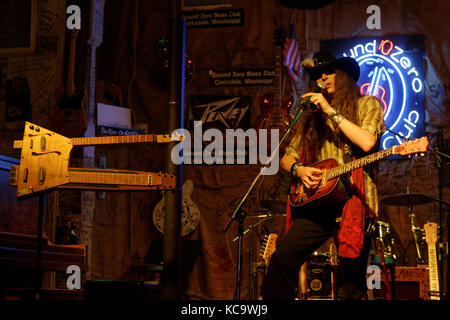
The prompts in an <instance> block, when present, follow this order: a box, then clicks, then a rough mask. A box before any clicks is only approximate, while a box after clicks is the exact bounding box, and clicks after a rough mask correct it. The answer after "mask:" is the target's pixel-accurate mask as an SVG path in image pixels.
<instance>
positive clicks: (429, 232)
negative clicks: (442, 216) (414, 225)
mask: <svg viewBox="0 0 450 320" xmlns="http://www.w3.org/2000/svg"><path fill="white" fill-rule="evenodd" d="M423 229H424V231H425V241H426V242H427V244H428V245H433V244H435V243H436V241H437V223H436V222H427V223H425V224H424V225H423Z"/></svg>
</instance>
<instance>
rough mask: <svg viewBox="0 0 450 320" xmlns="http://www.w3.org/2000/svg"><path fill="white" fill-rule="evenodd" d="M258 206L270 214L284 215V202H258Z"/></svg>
mask: <svg viewBox="0 0 450 320" xmlns="http://www.w3.org/2000/svg"><path fill="white" fill-rule="evenodd" d="M259 204H260V205H261V207H262V208H263V209H265V210H268V211H269V212H270V213H272V214H282V213H286V201H283V200H260V201H259Z"/></svg>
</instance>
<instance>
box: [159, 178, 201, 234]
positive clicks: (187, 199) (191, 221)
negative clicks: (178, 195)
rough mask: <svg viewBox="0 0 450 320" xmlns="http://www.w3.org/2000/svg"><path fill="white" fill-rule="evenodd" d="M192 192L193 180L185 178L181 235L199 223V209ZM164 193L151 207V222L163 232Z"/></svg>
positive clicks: (164, 213)
mask: <svg viewBox="0 0 450 320" xmlns="http://www.w3.org/2000/svg"><path fill="white" fill-rule="evenodd" d="M193 192H194V182H193V181H192V180H186V181H185V182H184V184H183V213H182V216H181V236H186V235H188V234H190V233H191V232H193V231H194V230H195V229H196V228H197V226H198V225H199V223H200V209H199V208H198V206H197V204H196V203H195V202H194V201H193V200H192V197H191V196H192V193H193ZM165 201H166V199H165V195H164V196H163V198H162V199H161V200H160V201H159V202H158V204H157V205H156V206H155V209H153V223H154V224H155V227H156V229H158V231H159V232H161V233H164V219H165V216H166V207H165V205H164V203H165Z"/></svg>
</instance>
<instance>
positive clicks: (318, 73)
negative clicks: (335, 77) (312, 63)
mask: <svg viewBox="0 0 450 320" xmlns="http://www.w3.org/2000/svg"><path fill="white" fill-rule="evenodd" d="M333 73H335V68H334V66H330V65H329V66H324V67H322V68H319V69H317V70H313V71H311V72H310V74H309V76H310V78H311V80H314V81H316V80H317V79H320V78H322V74H326V75H330V74H333Z"/></svg>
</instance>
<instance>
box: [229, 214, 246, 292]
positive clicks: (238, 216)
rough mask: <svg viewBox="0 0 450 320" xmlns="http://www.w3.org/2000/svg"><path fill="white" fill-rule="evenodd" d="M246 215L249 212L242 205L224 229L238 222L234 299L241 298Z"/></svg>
mask: <svg viewBox="0 0 450 320" xmlns="http://www.w3.org/2000/svg"><path fill="white" fill-rule="evenodd" d="M246 215H247V213H246V212H245V211H244V210H242V207H241V206H240V207H239V209H238V210H237V211H236V212H235V214H234V216H233V217H232V219H231V220H230V222H229V223H228V225H227V227H226V228H225V230H224V232H226V231H227V230H228V228H229V227H230V225H231V223H232V222H233V221H237V222H238V236H237V239H238V247H237V259H238V263H237V272H236V289H235V291H234V299H235V300H240V289H241V270H242V261H243V260H242V238H243V237H244V218H245V216H246Z"/></svg>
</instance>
